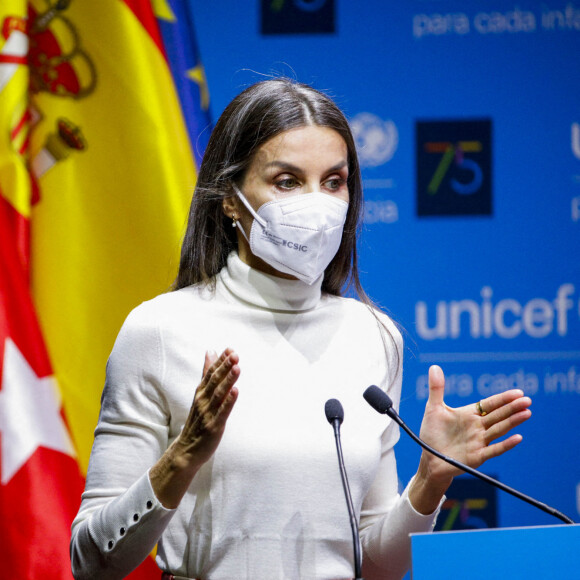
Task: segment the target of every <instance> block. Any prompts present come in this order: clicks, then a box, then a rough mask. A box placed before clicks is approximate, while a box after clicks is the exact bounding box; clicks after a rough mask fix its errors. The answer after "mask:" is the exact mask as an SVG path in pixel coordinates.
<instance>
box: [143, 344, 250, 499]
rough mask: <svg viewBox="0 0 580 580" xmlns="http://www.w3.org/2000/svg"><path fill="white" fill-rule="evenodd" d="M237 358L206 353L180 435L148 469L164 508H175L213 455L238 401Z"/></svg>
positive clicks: (228, 353) (229, 351)
mask: <svg viewBox="0 0 580 580" xmlns="http://www.w3.org/2000/svg"><path fill="white" fill-rule="evenodd" d="M238 362H239V357H238V355H237V354H236V353H235V352H234V351H233V350H232V349H231V348H226V350H224V352H223V353H222V354H221V355H220V357H219V358H218V357H217V355H216V354H215V353H213V352H207V353H206V355H205V362H204V367H203V378H202V381H201V383H200V384H199V386H198V387H197V389H196V391H195V396H194V398H193V403H192V405H191V408H190V411H189V416H188V417H187V420H186V421H185V425H184V426H183V429H182V431H181V433H180V435H179V436H178V437H177V438H176V439H175V441H174V442H173V443H172V444H171V445H170V446H169V448H168V449H167V451H166V452H165V453H164V454H163V455H162V457H161V458H160V459H159V461H158V462H157V463H156V464H155V465H154V466H153V467H152V468H151V471H150V472H149V477H150V480H151V485H152V487H153V491H154V492H155V495H156V496H157V498H158V499H159V501H160V502H161V503H162V504H163V505H164V506H165V507H167V508H170V509H173V508H176V507H177V506H178V505H179V502H180V501H181V498H182V497H183V495H184V494H185V492H186V491H187V488H188V487H189V485H190V483H191V481H192V479H193V477H194V476H195V474H196V473H197V471H198V470H199V468H200V467H201V466H202V465H203V464H204V463H205V462H206V461H208V460H209V459H210V458H211V456H212V455H213V454H214V453H215V450H216V449H217V447H218V445H219V443H220V441H221V439H222V436H223V434H224V431H225V427H226V422H227V420H228V417H229V416H230V413H231V411H232V409H233V407H234V404H235V402H236V400H237V398H238V389H237V388H236V387H235V383H236V381H237V380H238V377H239V376H240V367H239V366H238Z"/></svg>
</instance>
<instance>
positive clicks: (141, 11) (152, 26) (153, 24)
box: [122, 0, 166, 56]
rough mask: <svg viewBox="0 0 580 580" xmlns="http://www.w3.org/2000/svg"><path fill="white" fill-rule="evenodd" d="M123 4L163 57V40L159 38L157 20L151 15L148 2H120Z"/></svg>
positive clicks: (129, 0) (145, 0) (138, 0)
mask: <svg viewBox="0 0 580 580" xmlns="http://www.w3.org/2000/svg"><path fill="white" fill-rule="evenodd" d="M122 1H123V2H125V4H126V5H127V7H128V8H129V9H130V10H131V12H133V14H134V15H135V17H136V18H137V20H139V22H140V23H141V24H142V26H143V28H145V30H146V31H147V32H148V33H149V36H150V37H151V38H152V40H153V42H154V43H155V44H156V45H157V48H159V51H160V52H161V54H162V55H163V56H166V55H165V48H164V46H163V39H162V38H161V32H160V30H159V25H158V24H157V18H155V14H154V13H153V9H152V8H151V1H150V0H122Z"/></svg>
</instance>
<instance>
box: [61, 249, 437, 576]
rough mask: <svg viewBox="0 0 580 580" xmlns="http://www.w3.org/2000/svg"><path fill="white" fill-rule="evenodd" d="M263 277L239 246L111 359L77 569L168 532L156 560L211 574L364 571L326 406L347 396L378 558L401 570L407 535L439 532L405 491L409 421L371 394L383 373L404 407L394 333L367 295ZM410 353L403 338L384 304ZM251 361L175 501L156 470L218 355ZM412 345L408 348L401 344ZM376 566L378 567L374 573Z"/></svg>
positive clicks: (125, 335) (139, 320) (370, 553)
mask: <svg viewBox="0 0 580 580" xmlns="http://www.w3.org/2000/svg"><path fill="white" fill-rule="evenodd" d="M320 287H321V282H320V281H319V282H318V283H315V284H314V285H312V286H308V285H306V284H304V283H303V282H300V281H294V280H285V279H282V278H278V277H273V276H269V275H266V274H263V273H261V272H259V271H257V270H254V269H252V268H250V267H249V266H247V265H246V264H244V263H243V262H242V261H241V260H240V259H239V257H238V256H237V254H232V255H230V257H229V259H228V264H227V267H226V268H224V269H223V270H222V271H221V272H220V273H219V275H218V276H217V279H216V288H215V292H213V291H212V290H210V289H209V288H204V287H188V288H184V289H182V290H179V291H177V292H171V293H168V294H164V295H161V296H158V297H157V298H155V299H153V300H151V301H149V302H145V303H143V304H141V305H140V306H139V307H137V308H136V309H135V310H134V311H133V312H132V313H131V314H130V315H129V317H128V318H127V320H126V322H125V324H124V325H123V328H122V329H121V331H120V333H119V336H118V338H117V341H116V343H115V346H114V349H113V352H112V354H111V357H110V359H109V362H108V365H107V379H106V383H105V389H104V392H103V398H102V408H101V414H100V417H99V422H98V425H97V428H96V431H95V443H94V446H93V450H92V453H91V459H90V465H89V471H88V474H87V482H86V490H85V492H84V494H83V498H82V505H81V507H80V510H79V513H78V515H77V517H76V519H75V521H74V523H73V526H72V541H71V558H72V564H73V572H74V574H75V577H76V578H78V579H81V578H82V579H86V578H91V579H99V580H104V579H116V578H123V577H124V576H125V575H126V574H128V573H129V571H130V570H131V569H132V568H134V567H135V566H136V565H137V564H138V563H139V562H140V561H142V560H143V559H144V558H145V557H146V556H147V555H148V554H149V553H150V551H151V550H152V549H153V547H154V545H155V544H156V543H157V542H159V545H158V551H157V563H158V565H159V566H160V568H161V569H162V570H165V571H168V572H171V573H173V574H175V575H176V576H184V577H189V578H201V579H203V580H226V579H227V580H244V579H247V580H250V579H251V580H277V579H291V580H298V579H328V580H330V579H337V578H349V577H350V578H352V576H353V547H352V534H351V528H350V524H349V517H348V512H347V507H346V502H345V498H344V493H343V489H342V483H341V479H340V473H339V469H338V462H337V456H336V448H335V441H334V436H333V430H332V427H331V426H330V425H329V423H328V422H327V420H326V417H325V413H324V405H325V402H326V401H327V400H328V399H330V398H337V399H339V400H340V401H341V403H342V406H343V408H344V413H345V419H344V423H343V425H342V429H341V434H342V445H343V451H344V458H345V459H344V460H345V464H346V469H347V472H348V477H349V482H350V488H351V492H352V496H353V503H354V507H355V510H356V512H357V514H358V515H359V516H360V531H361V538H362V544H363V550H364V558H365V561H366V562H367V563H368V564H370V563H372V564H373V567H375V566H379V567H381V568H383V569H384V570H383V571H382V572H381V573H380V575H378V576H376V577H377V578H391V577H392V578H399V577H401V576H402V575H403V574H404V572H405V570H406V569H407V567H408V565H409V561H410V555H409V554H410V547H409V544H410V542H409V539H408V534H409V533H411V532H423V531H429V530H431V529H432V527H433V524H434V520H435V515H433V516H422V515H420V514H418V513H417V512H416V511H415V510H414V509H413V507H412V506H411V504H410V502H409V500H408V497H407V493H406V491H405V492H404V493H403V494H402V496H399V494H398V492H397V489H398V481H397V473H396V465H395V457H394V452H393V446H394V444H395V442H396V441H397V439H398V435H399V434H398V428H397V426H396V425H394V424H393V423H391V422H390V421H389V419H388V418H387V417H386V416H383V415H379V414H377V413H376V412H375V411H374V410H373V409H372V408H371V407H369V406H368V404H367V403H366V402H365V401H364V399H363V397H362V393H363V391H364V390H365V389H366V387H368V386H369V385H370V384H377V385H379V386H381V387H382V388H384V389H385V390H388V392H389V394H390V396H391V398H392V399H393V401H394V403H395V406H397V407H398V403H399V399H400V390H401V370H400V368H397V366H396V360H397V358H396V356H395V348H394V345H393V344H392V342H391V341H390V339H389V337H388V336H387V337H386V340H385V341H384V342H383V340H381V336H380V331H379V326H378V324H377V321H376V318H375V317H374V316H373V315H372V314H371V312H370V311H369V310H368V308H367V307H366V306H364V305H363V304H361V303H360V302H357V301H355V300H353V299H346V298H338V297H332V296H326V295H321V290H320ZM379 316H380V318H381V320H382V321H383V322H384V323H385V324H386V325H387V326H388V327H389V329H390V331H391V333H392V334H393V336H394V337H395V339H396V341H397V343H398V348H399V351H400V352H401V353H402V348H401V337H400V334H399V333H398V331H397V330H396V328H395V327H394V325H393V324H392V322H391V321H390V320H389V319H388V318H387V317H386V316H384V315H382V314H379ZM226 347H232V348H233V349H234V350H235V351H236V352H237V353H238V354H239V358H240V363H239V366H240V369H241V374H240V378H239V380H238V382H237V387H238V389H239V397H238V401H237V403H236V405H235V407H234V410H233V412H232V414H231V416H230V418H229V420H228V423H227V426H226V431H225V434H224V437H223V439H222V441H221V443H220V445H219V448H218V450H217V451H216V453H215V455H214V456H213V457H212V459H211V460H210V461H209V462H208V463H206V464H205V465H204V466H203V467H202V468H201V470H200V471H199V472H198V473H197V475H196V476H195V478H194V480H193V482H192V484H191V486H190V488H189V490H188V492H187V493H186V495H185V497H184V498H183V500H182V501H181V504H180V505H179V507H178V508H177V509H176V510H169V509H166V508H164V507H163V506H162V505H161V503H160V502H159V501H158V500H157V499H156V497H155V494H154V492H153V490H152V488H151V483H150V481H149V476H148V470H149V469H150V468H151V466H152V465H153V464H154V463H155V462H156V461H157V460H158V459H159V457H160V456H161V455H162V454H163V452H164V451H165V450H166V448H167V447H168V445H169V444H170V443H171V442H172V441H173V440H174V439H175V438H176V437H177V436H178V434H179V432H180V430H181V428H182V427H183V424H184V422H185V420H186V417H187V415H188V412H189V409H190V406H191V403H192V400H193V395H194V392H195V389H196V387H197V385H198V384H199V382H200V380H201V376H202V369H203V363H204V355H205V352H206V351H207V350H209V349H211V350H214V351H216V352H217V353H220V352H221V351H222V350H223V349H224V348H226ZM401 356H402V354H401ZM365 577H366V578H367V580H370V579H371V578H372V577H373V576H372V575H369V573H368V572H366V571H365Z"/></svg>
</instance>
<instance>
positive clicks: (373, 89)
mask: <svg viewBox="0 0 580 580" xmlns="http://www.w3.org/2000/svg"><path fill="white" fill-rule="evenodd" d="M190 8H191V10H192V13H193V18H194V21H195V27H196V31H197V35H198V39H199V45H200V52H201V57H202V61H203V63H204V65H205V70H206V75H207V80H208V83H209V89H210V94H211V111H212V116H213V118H214V119H217V117H218V116H219V114H220V113H221V111H222V110H223V108H224V107H225V106H226V104H227V103H228V102H229V101H230V100H231V98H233V96H234V95H236V94H237V93H238V92H240V91H241V90H242V89H243V88H245V87H246V86H247V85H249V84H251V83H253V82H255V81H257V80H260V79H261V78H262V75H269V74H274V75H278V74H283V75H288V76H292V77H295V78H297V79H298V80H300V81H303V82H306V83H310V84H312V85H314V86H315V87H316V88H318V89H322V90H325V91H327V92H329V93H330V94H331V95H332V96H334V98H335V100H336V101H337V102H338V104H339V105H340V106H341V107H342V108H343V110H344V111H345V113H346V114H347V116H348V117H349V120H350V121H351V123H352V126H353V130H354V131H355V134H356V136H357V142H358V145H359V149H360V154H361V160H362V163H363V178H364V182H365V195H366V199H367V208H366V217H365V226H364V230H363V235H362V239H361V243H360V250H361V269H362V272H363V282H364V285H365V288H366V289H367V291H368V292H369V294H370V295H371V296H372V297H373V298H374V299H375V300H376V301H377V302H378V303H379V304H381V305H382V306H383V307H384V308H386V309H387V310H388V311H389V312H391V313H392V315H393V316H394V318H395V319H396V320H398V321H399V322H400V323H401V324H402V326H403V327H404V328H405V329H406V339H407V341H406V344H407V347H406V352H405V369H404V372H405V379H404V387H403V399H402V404H401V415H402V416H403V417H404V418H405V419H406V421H407V423H408V424H409V425H410V426H411V427H413V428H415V429H417V430H418V429H419V425H420V420H421V417H422V413H423V409H424V404H425V398H426V393H427V387H426V375H427V370H428V367H429V365H430V364H432V363H438V364H440V365H441V366H442V367H443V369H444V371H445V373H446V374H447V377H448V385H447V386H448V394H447V395H446V402H447V403H448V404H449V405H451V406H458V405H462V404H466V403H467V402H470V403H471V402H475V401H477V400H478V399H480V398H482V397H484V396H487V395H489V394H491V393H494V392H498V391H501V390H504V389H506V388H511V387H518V388H522V389H524V390H525V391H526V392H527V393H528V394H529V395H530V396H531V397H532V398H533V406H532V409H533V417H532V419H531V420H530V421H529V422H528V423H527V424H526V425H524V426H523V427H522V428H521V429H520V432H521V433H522V434H523V436H524V442H523V443H522V444H521V445H520V446H519V447H518V448H517V449H516V450H514V451H512V452H511V453H509V454H508V455H507V456H504V457H501V458H498V459H495V460H492V461H490V462H488V463H487V464H486V466H485V468H484V469H485V471H486V472H487V473H490V474H494V475H496V476H497V477H499V478H500V479H501V480H502V481H504V482H506V483H508V484H509V485H512V486H514V487H516V488H519V489H521V490H522V491H524V492H526V493H528V494H531V495H533V496H536V497H538V498H539V499H541V500H542V501H544V502H546V503H548V504H551V505H554V506H555V507H556V508H558V509H560V510H562V511H563V512H565V513H567V514H568V515H569V516H571V517H572V518H573V519H574V520H578V519H579V504H580V463H579V459H578V456H579V454H580V438H579V437H578V416H579V412H580V256H579V253H580V252H579V250H580V74H579V72H578V62H579V58H580V2H569V1H566V0H545V1H542V2H539V1H535V0H534V1H532V0H524V1H523V2H522V1H520V2H517V3H514V2H507V1H503V0H495V1H493V2H483V1H479V2H469V3H466V2H463V1H454V0H406V1H405V2H395V1H386V0H367V1H366V2H357V1H355V0H334V1H332V0H267V1H266V0H262V1H261V2H260V1H258V0H254V1H252V2H238V1H235V0H213V1H212V2H205V1H203V0H195V1H193V2H191V4H190ZM300 31H302V32H300ZM304 31H307V32H304ZM346 420H348V417H347V419H346ZM397 454H398V461H399V468H400V477H401V480H402V481H403V482H406V481H407V480H408V479H409V478H410V477H411V475H412V474H413V473H414V471H415V469H416V466H417V461H418V457H419V451H418V449H417V448H416V447H415V446H414V444H413V443H412V442H410V441H408V440H407V439H406V438H405V437H404V436H402V439H401V441H400V443H399V444H398V447H397ZM347 463H348V462H347ZM453 497H454V498H455V499H453V498H451V499H450V502H449V503H448V505H447V506H446V511H445V513H444V516H443V517H442V518H441V521H440V524H439V525H440V526H442V527H445V526H446V527H462V526H463V527H482V526H489V525H497V526H518V525H536V524H537V525H541V524H553V523H557V520H554V519H553V518H551V517H550V516H548V515H546V514H544V513H542V512H539V511H536V510H534V509H532V508H529V507H527V506H526V505H525V504H522V503H521V502H519V501H518V500H516V499H514V498H512V497H511V496H508V495H505V494H503V493H501V492H500V493H498V494H495V493H493V492H492V491H488V490H486V489H482V488H480V487H479V486H478V485H477V482H473V481H472V480H469V481H464V482H458V487H457V490H456V492H455V494H454V496H453Z"/></svg>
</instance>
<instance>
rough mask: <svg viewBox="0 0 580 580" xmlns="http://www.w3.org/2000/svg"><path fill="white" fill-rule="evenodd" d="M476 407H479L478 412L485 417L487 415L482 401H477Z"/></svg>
mask: <svg viewBox="0 0 580 580" xmlns="http://www.w3.org/2000/svg"><path fill="white" fill-rule="evenodd" d="M475 408H476V409H477V412H478V413H479V414H480V415H481V416H482V417H485V416H486V415H487V413H486V412H485V411H484V410H483V409H482V407H481V401H477V403H475Z"/></svg>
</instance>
